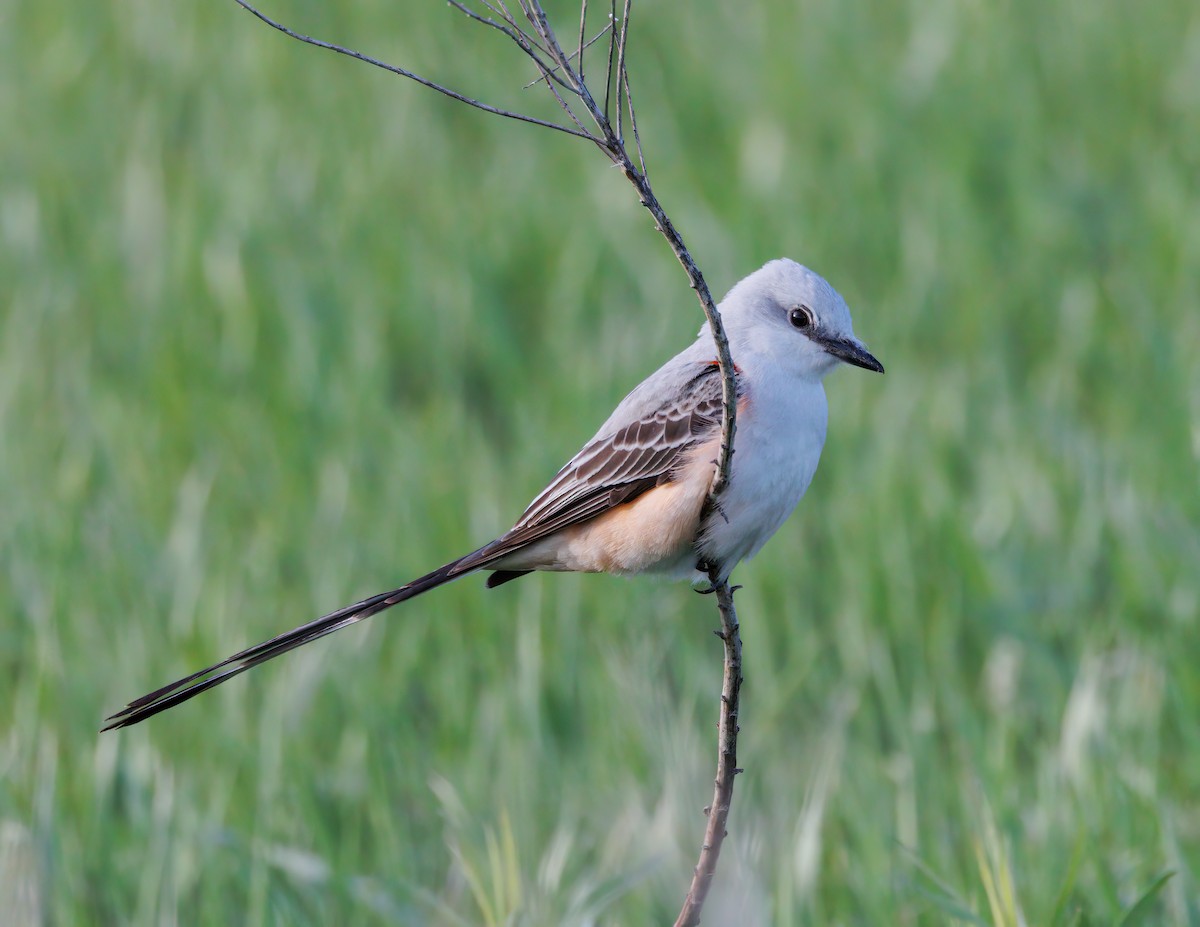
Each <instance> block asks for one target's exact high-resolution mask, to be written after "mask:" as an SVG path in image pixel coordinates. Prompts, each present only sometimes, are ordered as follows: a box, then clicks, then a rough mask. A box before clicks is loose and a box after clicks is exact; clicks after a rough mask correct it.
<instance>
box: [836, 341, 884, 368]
mask: <svg viewBox="0 0 1200 927" xmlns="http://www.w3.org/2000/svg"><path fill="white" fill-rule="evenodd" d="M821 347H823V348H824V349H825V350H826V351H827V352H828V353H830V354H832V355H833V356H834V357H836V358H837V359H838V360H840V361H845V362H846V363H847V364H853V365H854V366H855V367H862V368H863V369H864V370H874V371H875V372H876V373H883V364H881V363H879V361H877V360H876V359H875V357H874V355H872V354H871V352H870V351H868V350H867V349H866V348H864V347H863V346H862V345H861V344H859V343H858V342H857V341H854V340H853V339H850V338H829V339H824V340H822V341H821Z"/></svg>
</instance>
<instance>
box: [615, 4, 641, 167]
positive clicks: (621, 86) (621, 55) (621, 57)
mask: <svg viewBox="0 0 1200 927" xmlns="http://www.w3.org/2000/svg"><path fill="white" fill-rule="evenodd" d="M632 5H633V4H632V0H625V9H624V10H623V11H622V13H621V38H620V40H619V41H618V42H617V140H618V141H619V142H620V143H621V144H622V145H624V144H625V131H624V130H623V129H622V128H621V119H622V112H623V110H624V107H623V106H622V105H621V93H622V90H624V92H625V93H626V103H627V104H628V105H629V107H630V113H632V112H633V104H632V103H629V100H628V92H629V81H628V79H627V78H628V71H627V70H626V69H625V40H626V38H627V37H628V36H629V8H630V7H631V6H632ZM643 173H645V172H644V171H643Z"/></svg>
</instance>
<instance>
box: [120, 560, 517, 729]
mask: <svg viewBox="0 0 1200 927" xmlns="http://www.w3.org/2000/svg"><path fill="white" fill-rule="evenodd" d="M484 550H486V548H480V550H478V551H475V552H473V553H470V554H467V556H465V557H461V558H460V559H458V560H453V561H451V562H450V563H447V564H446V565H445V566H443V567H439V568H438V569H436V570H434V571H433V572H432V573H427V574H426V575H424V576H422V577H421V578H420V579H414V580H413V581H412V582H411V583H408V584H407V585H404V586H401V587H400V588H399V589H393V590H392V591H391V592H381V593H380V594H379V595H373V596H371V597H370V598H369V599H363V600H362V601H361V602H355V603H354V604H353V605H347V606H346V607H345V608H339V609H338V610H337V611H336V612H330V613H329V614H328V615H325V616H323V617H321V618H317V619H316V620H315V621H310V622H308V624H302V625H300V627H298V628H294V629H292V630H291V631H288V632H286V633H285V634H280V635H278V636H277V637H272V638H271V639H270V640H269V641H263V642H262V643H261V644H256V645H255V646H253V647H248V648H247V649H245V650H243V651H241V652H240V653H235V654H234V655H233V656H232V657H229V658H228V659H225V660H222V661H221V662H220V663H214V664H213V665H212V666H210V667H207V668H206V669H202V670H200V671H199V672H197V673H192V674H191V675H190V676H184V677H183V678H182V679H177V680H176V681H175V682H173V683H171V684H170V685H166V686H163V687H162V688H161V689H155V690H154V691H153V692H151V693H150V694H149V695H143V696H142V697H141V698H139V699H134V700H133V701H132V702H130V703H129V704H128V705H126V706H125V707H124V708H123V709H121V710H120V711H118V712H117V713H116V714H114V715H112V716H111V717H108V718H105V719H104V720H105V722H106V723H105V725H104V727H102V728H101V729H100V730H101V732H103V731H111V730H113V729H114V728H119V727H129V726H130V725H131V724H137V723H138V722H139V721H145V720H146V719H147V718H149V717H151V716H153V715H156V714H158V713H159V712H160V711H166V710H167V709H168V708H173V707H174V706H176V705H178V704H180V703H181V702H186V701H187V700H188V699H190V698H194V697H195V696H197V695H199V694H200V693H201V692H204V691H205V690H206V689H211V688H212V687H213V686H219V685H220V684H221V683H223V682H225V680H227V679H232V678H233V677H234V676H236V675H238V674H239V673H244V672H246V670H248V669H252V668H253V667H255V666H258V665H259V664H260V663H266V662H267V661H268V660H273V659H274V658H275V657H277V656H279V655H280V654H282V653H287V652H288V651H289V650H295V649H296V648H297V647H302V646H303V645H304V644H307V643H309V642H310V641H315V640H316V639H317V638H319V637H324V636H325V635H326V634H332V633H333V632H334V631H340V630H341V629H342V628H345V627H347V626H349V625H352V624H355V623H357V622H359V621H362V620H363V619H364V618H370V617H371V616H372V615H377V614H379V612H381V611H383V610H384V609H387V608H391V607H392V606H393V605H396V604H398V603H400V602H403V601H405V600H406V599H411V598H413V597H414V596H418V595H420V594H421V593H422V592H428V591H429V590H430V589H433V588H435V587H436V586H440V585H442V584H443V583H448V582H450V581H451V580H455V579H458V578H459V577H461V576H466V575H467V574H468V573H471V572H474V571H475V570H477V569H479V568H480V567H481V566H483V565H484V564H483V563H481V562H480V561H479V559H478V555H479V554H480V553H481V552H482V551H484ZM484 562H486V561H484ZM493 585H494V584H493Z"/></svg>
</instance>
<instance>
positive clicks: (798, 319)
mask: <svg viewBox="0 0 1200 927" xmlns="http://www.w3.org/2000/svg"><path fill="white" fill-rule="evenodd" d="M719 308H720V310H721V320H722V322H723V323H724V325H725V330H726V332H727V333H728V335H729V343H730V348H731V350H732V351H733V359H734V362H735V363H736V362H737V361H738V355H739V354H740V353H744V352H747V351H749V352H752V353H753V354H755V355H758V356H760V357H766V358H770V359H771V360H773V361H775V362H776V363H778V364H779V365H780V366H781V367H783V368H784V369H785V370H787V371H788V372H790V373H792V374H793V375H796V376H810V377H811V376H816V377H818V378H819V377H823V376H825V374H827V373H828V372H829V371H830V370H832V369H833V368H834V367H836V366H837V365H838V363H839V362H842V363H847V364H853V365H854V366H856V367H863V368H865V369H867V370H874V371H876V372H877V373H883V364H881V363H879V361H877V360H876V359H875V358H874V357H872V356H871V354H870V352H869V351H867V349H866V347H865V346H864V345H863V343H862V342H861V341H859V340H858V339H857V338H856V337H854V327H853V325H852V324H851V322H850V310H849V309H848V308H847V306H846V301H845V300H844V299H842V297H841V296H840V295H839V294H838V292H837V290H835V289H834V288H833V287H831V286H830V285H829V284H828V283H827V282H826V281H825V279H824V278H823V277H822V276H821V275H820V274H817V273H814V272H813V271H811V270H809V269H808V268H807V267H804V266H802V265H800V264H797V263H796V262H795V261H790V260H788V259H787V258H780V259H779V260H776V261H769V262H767V263H766V264H764V265H763V266H762V267H761V268H759V269H758V270H756V271H755V272H754V273H752V274H750V276H748V277H746V278H745V279H743V280H741V281H740V282H738V283H737V284H735V285H734V287H733V289H731V290H730V291H729V292H728V293H727V294H726V295H725V298H724V299H723V300H722V301H721V304H720V306H719ZM701 335H702V336H706V337H711V335H709V334H708V327H707V326H705V328H704V329H703V330H702V332H701Z"/></svg>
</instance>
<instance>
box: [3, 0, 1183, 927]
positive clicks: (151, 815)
mask: <svg viewBox="0 0 1200 927" xmlns="http://www.w3.org/2000/svg"><path fill="white" fill-rule="evenodd" d="M550 6H551V12H552V14H553V15H555V16H556V18H557V19H556V21H557V22H558V23H559V24H560V28H561V30H562V31H563V32H564V33H566V34H570V33H571V32H572V30H573V29H574V28H575V24H576V23H577V8H574V7H572V6H571V5H570V4H558V3H554V4H551V5H550ZM269 11H270V12H273V13H275V14H277V15H279V16H280V17H282V18H284V19H285V20H286V21H287V22H289V24H291V25H293V26H294V27H296V28H298V29H300V30H302V31H307V32H310V33H314V34H318V35H320V36H321V37H323V38H327V39H330V40H333V41H340V42H344V43H346V44H349V45H352V46H354V47H358V48H361V49H363V50H365V51H367V52H370V53H373V54H377V55H379V56H381V57H384V58H386V59H388V60H391V61H395V62H398V63H402V64H404V65H407V66H409V67H412V68H415V69H417V70H419V71H421V72H423V73H426V74H428V75H429V76H431V77H434V78H437V79H440V80H444V81H446V82H449V83H451V84H453V85H455V86H457V87H460V88H462V89H464V90H466V91H468V92H472V93H476V94H478V95H480V96H482V97H485V98H487V99H488V100H489V101H492V102H497V103H500V104H507V105H512V106H517V107H521V108H524V109H528V110H529V111H532V112H536V113H541V114H544V115H549V114H550V113H551V112H552V111H551V110H550V108H549V107H548V106H547V104H546V103H545V101H543V100H541V99H540V98H539V97H538V95H537V91H536V89H531V90H526V91H522V90H521V89H520V86H521V84H522V83H524V82H526V81H527V80H529V79H530V77H531V75H530V73H529V70H528V68H527V67H525V65H524V63H523V62H522V61H521V60H520V58H519V57H518V55H517V54H516V52H515V50H513V49H512V48H511V47H509V46H506V45H505V44H504V42H503V41H502V40H501V39H500V37H499V36H497V35H495V34H493V33H488V32H486V31H485V30H482V29H480V28H479V27H476V26H473V25H471V24H470V23H468V22H467V21H466V20H465V19H464V18H463V17H461V15H459V14H457V13H455V12H454V11H453V10H451V9H450V8H448V7H447V6H446V5H445V4H440V3H428V4H418V3H415V2H413V3H394V2H393V3H385V2H380V0H372V2H368V0H356V2H354V3H345V4H326V3H317V2H312V0H280V2H273V3H272V4H270V5H269ZM634 15H635V26H634V34H633V38H632V39H631V42H630V58H631V69H632V74H633V79H634V81H635V93H636V97H637V100H638V102H639V104H640V115H641V126H642V129H643V134H644V141H645V144H646V147H647V151H648V157H649V160H650V166H651V172H652V176H653V178H654V180H655V182H656V185H657V189H658V192H659V195H660V197H661V198H662V200H663V202H664V204H665V206H666V207H667V209H668V211H669V213H670V214H671V215H672V216H673V218H674V219H675V221H676V223H677V224H678V226H679V227H680V229H681V231H682V232H683V234H684V236H685V238H686V239H687V241H688V243H689V244H690V246H691V247H692V249H693V251H694V253H695V255H696V257H697V259H698V260H699V261H700V263H701V266H702V267H703V269H704V270H705V272H706V274H707V276H708V279H709V281H710V283H711V285H712V287H713V289H714V291H716V292H718V293H723V292H724V291H725V289H727V288H728V287H729V286H730V285H731V284H732V283H733V282H735V281H736V280H737V279H738V278H739V277H740V276H742V275H744V274H745V273H747V272H749V271H750V270H752V269H754V268H755V267H757V266H758V265H759V264H761V263H762V262H763V261H765V260H767V259H770V258H773V257H777V256H779V255H788V256H792V257H795V258H797V259H800V260H802V261H803V262H805V263H807V264H809V265H810V266H812V267H814V268H816V269H817V270H819V271H820V272H821V273H822V274H824V275H825V276H827V277H828V278H829V279H830V280H831V281H832V282H833V283H834V285H835V286H837V287H838V288H839V289H840V290H841V292H842V293H843V294H844V295H845V296H846V298H847V300H848V301H849V303H850V305H851V307H852V309H853V311H854V313H855V321H856V327H857V330H858V333H859V334H860V335H861V336H862V337H863V338H864V339H865V340H866V342H867V343H868V344H869V345H870V347H871V348H872V349H873V350H874V351H875V352H876V353H877V354H878V356H879V357H880V358H881V359H882V360H883V361H884V363H885V364H886V365H887V368H888V373H887V375H886V376H885V377H883V378H879V377H874V376H869V375H867V374H865V373H862V372H860V371H855V370H849V369H847V370H842V371H839V372H837V373H835V374H834V375H832V376H831V377H830V379H829V381H828V383H827V386H828V391H829V395H830V404H831V427H830V434H829V440H828V445H827V448H826V451H825V457H824V460H823V462H822V464H821V469H820V471H819V473H818V475H817V478H816V481H815V483H814V485H813V487H812V490H811V492H810V493H809V496H808V498H806V499H805V500H804V502H803V504H802V505H801V508H800V510H799V512H798V513H797V515H796V516H795V517H794V518H792V519H791V520H790V521H789V523H788V524H787V525H786V526H785V527H784V528H783V530H782V531H781V532H780V533H779V535H778V536H777V537H776V538H775V539H774V540H773V541H772V543H771V544H769V545H768V546H767V548H766V550H765V551H764V552H763V553H762V554H761V555H760V556H759V557H758V558H757V559H756V560H755V561H754V562H753V563H751V564H748V565H744V566H743V567H741V568H740V569H739V571H738V573H737V574H736V579H737V580H738V581H739V582H741V583H744V584H745V589H744V590H743V591H742V592H741V593H740V595H739V605H740V611H741V617H742V621H743V626H744V633H745V644H746V668H745V671H746V679H747V682H746V686H745V689H744V697H743V719H742V720H743V723H742V738H741V755H740V759H741V762H742V765H744V766H745V768H746V772H745V774H744V775H743V776H741V777H740V778H739V780H738V789H737V794H736V799H735V805H734V810H733V814H732V817H731V822H730V837H729V840H728V841H727V843H726V845H725V852H724V854H723V856H722V860H721V869H720V872H719V875H718V881H717V884H716V888H715V890H714V894H713V897H712V900H711V902H710V906H709V908H708V910H707V916H706V918H705V923H707V924H719V925H782V927H787V925H797V924H846V925H850V924H853V925H883V924H901V925H918V924H958V923H968V924H989V925H1017V924H1023V923H1027V924H1030V925H1109V924H1114V925H1115V924H1120V923H1124V924H1150V925H1154V924H1172V925H1182V924H1196V923H1200V883H1198V881H1197V878H1198V876H1200V872H1198V867H1200V724H1198V722H1200V670H1198V666H1200V640H1198V637H1200V636H1198V633H1197V631H1198V627H1197V625H1198V617H1200V364H1198V363H1197V353H1198V351H1200V312H1198V311H1197V310H1198V309H1200V7H1197V6H1196V4H1195V3H1194V2H1191V0H1160V2H1155V3H1147V4H1131V3H1127V2H1124V0H1059V2H1055V3H1051V4H1043V3H1038V2H1034V0H1012V2H998V3H981V2H952V0H909V2H907V3H906V2H886V3H873V2H865V0H849V2H839V0H804V2H802V3H799V4H794V3H788V2H783V0H780V2H776V3H750V4H717V3H712V2H701V3H691V4H686V5H684V6H681V5H678V4H649V3H644V4H638V5H637V6H636V7H635V13H634ZM0 127H2V128H0V615H2V617H0V897H2V898H3V899H4V900H3V903H4V905H5V909H4V914H3V916H2V917H0V920H3V921H4V922H5V923H8V924H59V925H68V924H91V923H94V924H231V923H232V924H240V923H244V924H281V925H291V924H422V925H423V924H430V925H467V924H488V925H498V924H512V925H558V924H563V925H567V924H569V925H584V924H596V925H633V924H639V925H640V924H652V923H669V922H670V919H672V918H673V917H674V914H675V912H676V911H677V910H678V906H679V903H680V901H681V899H682V896H683V893H684V890H685V888H686V885H687V880H688V878H689V877H690V874H691V866H692V864H693V862H694V860H695V856H696V852H697V849H698V844H699V841H700V836H701V832H702V828H703V823H704V819H703V816H702V813H701V809H702V807H703V806H704V805H705V804H707V802H708V800H709V796H710V794H711V792H710V789H711V775H712V769H713V766H714V761H715V732H714V722H715V717H716V709H717V694H718V690H719V678H720V651H719V645H718V642H717V641H716V640H715V638H713V636H712V634H711V633H710V632H711V630H712V628H713V627H715V625H716V617H715V613H714V609H713V603H712V602H711V600H708V599H704V598H701V597H698V596H696V595H694V594H692V593H691V592H690V591H688V589H687V587H686V586H683V585H677V586H672V585H663V584H657V583H653V582H627V581H623V580H618V579H612V578H608V577H595V576H592V577H573V576H546V577H530V578H527V579H524V580H522V581H521V582H519V583H515V584H512V585H509V586H505V587H504V588H502V589H499V590H495V591H492V592H488V591H486V590H485V589H484V588H483V584H482V582H481V581H479V580H478V578H473V579H469V580H467V581H465V582H462V583H460V584H456V585H455V586H452V587H449V588H446V589H442V590H439V591H438V592H437V593H435V594H431V595H430V596H428V597H425V598H422V599H420V600H418V601H417V602H414V603H412V604H411V605H408V606H405V607H404V608H403V609H402V610H398V611H397V612H394V613H389V614H388V615H387V617H385V618H381V619H376V620H375V621H373V622H371V623H370V625H369V626H361V627H359V628H356V629H354V630H350V631H347V632H345V633H343V634H341V635H338V636H337V637H336V638H333V639H330V640H328V641H325V642H322V643H320V644H318V645H315V646H313V647H311V648H306V649H305V650H303V651H300V652H297V653H294V654H291V655H289V656H287V657H286V658H284V659H281V660H279V661H278V662H276V663H273V664H271V665H270V666H269V667H267V668H264V669H261V670H258V671H256V672H255V673H253V674H251V675H249V676H247V677H243V678H241V679H239V680H237V681H236V682H233V683H231V684H229V685H227V686H224V687H222V688H221V689H219V690H217V691H215V692H213V693H210V694H208V695H206V696H204V697H202V698H201V699H198V700H197V701H194V702H191V703H189V704H188V705H187V706H185V707H183V708H180V709H178V710H176V711H173V712H171V713H169V714H166V715H163V716H160V717H158V718H156V719H154V720H153V721H151V722H149V723H147V724H145V725H142V726H140V727H138V728H136V729H132V730H129V731H125V732H120V733H109V734H105V735H103V736H98V735H97V733H96V729H97V727H98V725H99V722H100V720H101V718H102V717H103V716H104V715H105V714H107V713H108V712H110V711H112V710H114V709H116V708H117V707H119V706H120V705H121V704H123V703H124V702H125V701H127V700H128V699H130V698H132V697H133V696H136V695H139V694H141V693H142V692H144V691H146V690H148V689H149V688H152V687H154V686H156V685H159V684H162V683H163V682H165V681H167V680H169V679H172V678H174V677H176V676H178V675H181V674H183V673H185V672H187V671H190V670H192V669H195V668H197V667H199V666H202V665H205V664H207V663H209V662H211V661H212V660H214V659H217V658H220V657H223V656H225V655H227V654H228V653H230V652H232V651H233V650H234V649H237V648H240V647H242V646H244V645H246V644H249V643H253V642H256V641H258V640H261V639H263V638H265V637H268V636H270V635H272V634H274V633H277V632H279V631H281V630H284V629H287V628H290V627H291V626H293V625H294V624H298V623H300V622H302V621H304V620H307V619H309V618H311V617H315V616H316V615H318V614H320V613H323V612H325V611H328V610H329V609H331V608H333V607H336V606H338V605H341V604H343V603H345V602H347V601H352V600H354V599H355V598H358V597H361V596H364V595H366V594H369V593H373V592H376V591H378V590H380V589H384V588H389V587H391V586H392V585H394V584H396V583H399V582H402V581H404V580H406V579H408V578H410V577H411V576H413V575H415V574H417V573H420V572H424V571H425V570H427V569H429V568H432V567H434V566H436V565H438V564H439V563H441V562H443V561H444V560H446V559H449V558H450V557H452V556H454V555H457V554H460V553H462V552H464V551H466V550H468V549H470V548H471V547H473V546H475V545H477V544H479V543H481V542H483V541H485V540H487V539H489V538H491V537H492V536H493V535H495V534H496V533H497V532H498V531H500V530H502V529H503V528H505V527H506V526H507V525H508V524H509V523H510V521H511V519H513V518H514V517H515V516H516V515H517V514H518V513H519V511H520V509H521V508H522V507H523V505H524V503H525V502H526V501H527V500H528V499H529V498H530V497H532V495H533V494H534V493H536V491H537V490H538V489H540V488H541V486H542V484H543V482H544V481H545V480H546V479H547V478H548V477H549V476H550V475H551V474H552V473H553V472H554V471H555V470H556V469H557V467H558V466H559V465H560V464H561V463H562V462H563V460H565V458H566V457H567V456H568V455H569V454H571V453H573V452H574V451H575V450H576V448H577V447H578V446H579V445H580V443H581V442H582V441H583V440H584V439H585V438H587V437H588V436H589V435H590V434H591V432H592V430H593V429H594V427H595V426H596V424H597V423H598V422H599V421H600V420H601V419H602V418H603V417H604V416H605V415H606V413H607V411H608V410H609V408H610V407H611V406H612V404H613V403H614V402H615V401H616V400H618V399H619V398H620V397H621V396H622V395H623V394H624V392H625V391H626V390H627V389H628V388H630V387H631V386H632V385H633V384H634V383H636V382H637V380H638V379H639V378H640V377H641V376H642V375H644V374H645V373H646V372H648V371H649V370H651V369H652V368H653V367H654V366H655V365H657V364H658V363H660V362H661V361H662V360H663V359H665V358H666V357H668V356H669V355H670V354H672V353H674V352H675V351H676V350H677V349H679V348H680V347H681V346H682V345H684V344H685V343H686V342H687V341H688V340H690V338H691V337H692V335H693V333H694V332H695V330H696V328H697V327H698V326H699V324H700V321H701V316H700V312H699V309H698V307H697V305H696V303H695V300H694V298H693V297H692V294H691V293H690V292H689V291H688V289H687V287H686V281H685V278H684V276H683V274H682V272H681V271H680V269H679V268H678V266H677V265H676V264H675V263H674V260H673V258H672V257H671V255H670V254H669V252H668V250H667V248H666V246H665V244H664V243H663V242H662V241H661V240H660V239H659V238H658V237H657V235H656V233H655V232H654V230H653V228H652V227H651V223H650V221H649V219H648V217H647V216H646V215H645V214H644V212H643V211H642V210H641V208H640V207H639V206H638V205H637V204H636V201H635V199H634V197H633V194H632V192H631V190H630V189H629V188H628V187H627V185H626V184H625V182H624V180H623V179H622V178H621V177H620V176H619V175H618V174H617V173H616V172H615V171H614V170H612V169H611V168H610V167H608V166H607V162H605V161H604V159H603V158H602V157H601V156H600V155H599V153H598V152H596V151H594V150H591V149H589V148H588V146H587V145H586V144H583V143H580V142H576V141H574V140H571V139H568V138H566V137H561V136H555V135H551V134H549V133H546V132H544V131H542V130H538V129H534V128H530V127H528V126H521V125H518V124H515V123H511V122H507V121H502V120H498V119H494V118H492V117H488V116H485V115H484V114H481V113H478V112H475V111H471V110H468V109H466V108H465V107H461V106H459V105H458V104H455V103H452V102H450V101H448V100H445V99H444V98H441V97H438V96H435V95H434V94H432V93H430V92H428V91H426V90H423V89H421V88H419V87H417V86H416V85H414V84H411V83H407V82H402V81H400V80H398V79H396V78H392V77H389V76H387V75H385V74H383V73H382V72H378V71H373V70H371V69H368V68H366V67H364V66H362V65H360V64H356V63H354V62H351V61H349V60H346V59H341V58H337V57H335V56H332V55H329V54H326V53H323V52H320V51H318V50H316V49H312V48H306V47H303V46H301V45H299V44H298V43H294V42H291V41H289V40H286V39H285V38H283V37H282V36H280V35H278V34H276V33H273V32H271V31H270V30H268V29H266V28H265V27H263V26H262V25H261V24H258V23H256V22H255V21H254V20H252V19H251V18H250V17H249V16H247V15H246V14H244V13H242V12H240V11H239V10H237V9H236V8H235V6H234V5H233V4H232V3H231V2H228V3H226V2H222V3H214V2H210V0H172V2H151V0H123V2H121V3H118V4H110V3H97V2H85V0H44V2H34V0H8V2H3V3H0ZM1165 873H1173V874H1174V875H1173V876H1172V877H1171V878H1170V879H1169V880H1167V881H1166V882H1165V884H1161V883H1160V882H1159V880H1160V877H1161V876H1163V875H1164V874H1165ZM1139 900H1140V902H1139Z"/></svg>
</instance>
